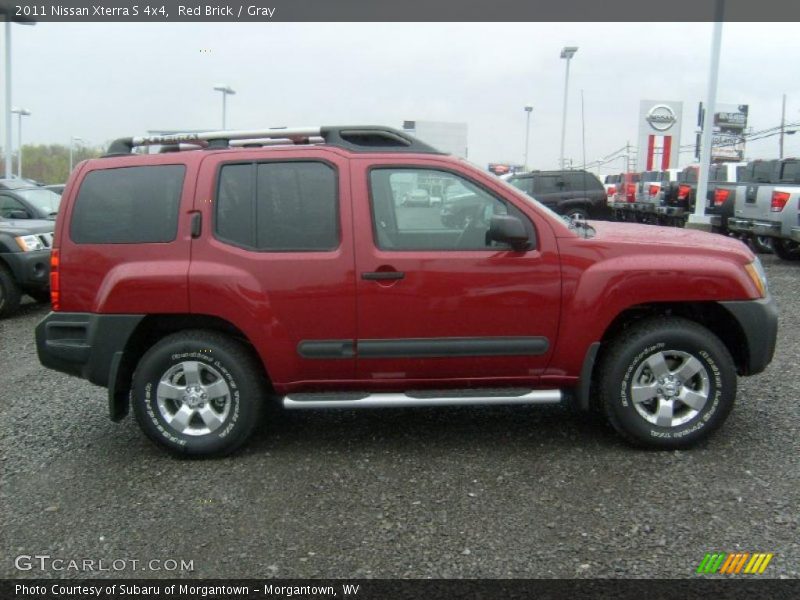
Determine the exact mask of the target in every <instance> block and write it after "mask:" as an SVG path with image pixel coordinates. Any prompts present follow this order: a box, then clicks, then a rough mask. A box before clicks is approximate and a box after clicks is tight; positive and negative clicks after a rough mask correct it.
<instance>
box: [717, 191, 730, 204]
mask: <svg viewBox="0 0 800 600" xmlns="http://www.w3.org/2000/svg"><path fill="white" fill-rule="evenodd" d="M730 195H731V191H730V190H720V189H716V190H714V206H722V205H723V204H725V203H726V202H727V201H728V196H730Z"/></svg>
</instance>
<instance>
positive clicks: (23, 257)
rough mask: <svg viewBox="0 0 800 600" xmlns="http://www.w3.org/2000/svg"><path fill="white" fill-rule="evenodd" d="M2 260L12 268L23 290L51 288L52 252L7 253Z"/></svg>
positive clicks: (2, 255) (1, 255) (0, 256)
mask: <svg viewBox="0 0 800 600" xmlns="http://www.w3.org/2000/svg"><path fill="white" fill-rule="evenodd" d="M0 258H2V260H3V261H4V262H5V263H6V264H7V265H8V266H9V267H10V268H11V272H12V273H13V274H14V279H16V280H17V283H19V285H20V287H21V288H22V289H41V290H45V289H47V288H48V287H50V250H33V251H32V252H5V253H3V254H0Z"/></svg>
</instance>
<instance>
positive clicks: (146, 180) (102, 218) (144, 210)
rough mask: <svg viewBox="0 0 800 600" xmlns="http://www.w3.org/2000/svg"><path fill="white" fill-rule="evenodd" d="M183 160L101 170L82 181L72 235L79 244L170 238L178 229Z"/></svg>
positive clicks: (73, 219) (119, 242) (130, 242)
mask: <svg viewBox="0 0 800 600" xmlns="http://www.w3.org/2000/svg"><path fill="white" fill-rule="evenodd" d="M185 173H186V167H185V166H184V165H155V166H148V167H122V168H118V169H98V170H96V171H92V172H90V173H89V174H88V175H87V176H86V177H85V178H84V179H83V182H82V183H81V187H80V190H79V191H78V197H77V198H76V199H75V207H74V209H73V211H72V223H71V225H70V237H71V238H72V241H74V242H75V243H77V244H147V243H157V242H171V241H172V240H174V239H175V236H176V235H177V232H178V207H179V204H180V199H181V191H182V189H183V179H184V175H185Z"/></svg>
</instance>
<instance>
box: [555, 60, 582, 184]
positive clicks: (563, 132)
mask: <svg viewBox="0 0 800 600" xmlns="http://www.w3.org/2000/svg"><path fill="white" fill-rule="evenodd" d="M577 51H578V47H577V46H564V47H563V48H562V49H561V58H566V59H567V71H566V74H565V76H564V109H563V111H562V116H561V153H560V154H559V161H560V162H559V164H560V168H562V169H563V168H564V138H565V136H566V134H567V91H568V90H569V61H570V60H572V57H573V56H575V53H576V52H577Z"/></svg>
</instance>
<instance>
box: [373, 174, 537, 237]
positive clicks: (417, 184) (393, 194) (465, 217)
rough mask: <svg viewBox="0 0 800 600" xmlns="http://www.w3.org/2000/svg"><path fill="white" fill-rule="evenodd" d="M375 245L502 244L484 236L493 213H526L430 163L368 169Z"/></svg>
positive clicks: (518, 215) (519, 215) (517, 214)
mask: <svg viewBox="0 0 800 600" xmlns="http://www.w3.org/2000/svg"><path fill="white" fill-rule="evenodd" d="M370 197H371V201H372V216H373V227H374V231H375V242H376V245H377V246H378V247H379V248H381V249H382V250H487V249H495V248H496V249H501V248H502V249H506V248H507V246H506V245H504V244H498V243H497V242H492V241H487V239H486V233H487V232H488V230H489V224H490V222H491V219H492V217H493V216H494V215H507V214H512V215H514V216H517V217H518V218H521V219H523V223H525V222H527V219H526V218H525V217H524V216H523V215H522V214H521V213H520V212H519V211H518V210H517V209H515V208H514V207H513V206H511V205H508V204H506V203H505V202H504V201H502V200H500V199H498V198H496V197H495V196H493V195H492V194H490V193H489V192H487V191H486V190H484V189H483V188H481V187H479V186H477V185H475V184H474V183H472V182H471V181H469V180H467V179H464V178H462V177H460V176H458V175H455V174H453V173H449V172H446V171H438V170H433V169H413V168H376V169H373V170H372V171H371V172H370Z"/></svg>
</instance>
